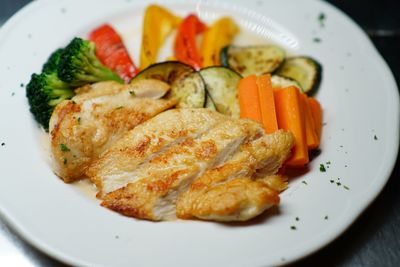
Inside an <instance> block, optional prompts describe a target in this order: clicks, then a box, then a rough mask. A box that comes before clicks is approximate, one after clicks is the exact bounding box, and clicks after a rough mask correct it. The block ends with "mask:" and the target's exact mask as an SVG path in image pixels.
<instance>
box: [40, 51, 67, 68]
mask: <svg viewBox="0 0 400 267" xmlns="http://www.w3.org/2000/svg"><path fill="white" fill-rule="evenodd" d="M63 51H64V49H63V48H59V49H57V50H56V51H54V52H53V53H52V54H51V55H50V57H49V58H48V59H47V61H46V63H44V65H43V68H42V72H45V73H53V72H54V73H56V72H57V68H58V64H59V63H60V58H61V54H62V52H63Z"/></svg>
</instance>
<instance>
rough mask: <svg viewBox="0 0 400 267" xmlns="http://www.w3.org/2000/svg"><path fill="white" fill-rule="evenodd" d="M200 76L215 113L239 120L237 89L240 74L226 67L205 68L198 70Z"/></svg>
mask: <svg viewBox="0 0 400 267" xmlns="http://www.w3.org/2000/svg"><path fill="white" fill-rule="evenodd" d="M200 74H201V76H202V77H203V79H204V82H205V84H206V90H207V92H208V94H209V96H210V98H211V100H212V101H213V102H214V104H215V107H216V109H217V111H218V112H220V113H222V114H225V115H228V116H231V117H233V118H239V117H240V107H239V99H238V90H237V87H238V83H239V81H240V79H241V78H242V77H241V76H240V74H238V73H236V72H234V71H233V70H231V69H229V68H226V67H209V68H205V69H202V70H200Z"/></svg>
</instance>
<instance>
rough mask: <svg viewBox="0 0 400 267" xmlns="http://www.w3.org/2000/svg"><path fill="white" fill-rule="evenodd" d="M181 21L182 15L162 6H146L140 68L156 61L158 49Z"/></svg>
mask: <svg viewBox="0 0 400 267" xmlns="http://www.w3.org/2000/svg"><path fill="white" fill-rule="evenodd" d="M180 22H181V18H180V17H177V16H175V15H174V14H172V13H171V12H169V11H168V10H166V9H164V8H162V7H160V6H157V5H150V6H148V7H147V8H146V12H145V14H144V21H143V33H142V47H141V51H140V69H145V68H146V67H148V66H149V65H151V64H153V63H155V62H156V60H157V54H158V50H159V49H160V47H161V46H162V44H163V43H164V41H165V39H166V38H167V36H168V35H169V34H170V33H171V32H172V31H173V30H174V29H175V28H177V27H178V25H179V23H180Z"/></svg>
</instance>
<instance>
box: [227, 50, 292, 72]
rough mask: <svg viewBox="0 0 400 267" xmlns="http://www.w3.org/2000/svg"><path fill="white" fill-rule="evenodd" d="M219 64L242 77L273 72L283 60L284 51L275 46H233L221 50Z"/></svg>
mask: <svg viewBox="0 0 400 267" xmlns="http://www.w3.org/2000/svg"><path fill="white" fill-rule="evenodd" d="M220 58H221V64H222V65H223V66H226V67H229V68H231V69H233V70H235V71H236V72H238V73H240V74H241V75H242V76H244V77H245V76H248V75H252V74H255V75H261V74H264V73H270V72H273V71H275V70H276V69H277V68H279V66H280V65H281V64H282V62H283V61H284V60H285V50H283V49H282V48H280V47H278V46H276V45H263V46H244V47H240V46H233V45H228V46H226V47H224V48H223V49H222V50H221V55H220Z"/></svg>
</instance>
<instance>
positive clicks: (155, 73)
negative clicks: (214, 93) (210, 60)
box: [130, 61, 206, 108]
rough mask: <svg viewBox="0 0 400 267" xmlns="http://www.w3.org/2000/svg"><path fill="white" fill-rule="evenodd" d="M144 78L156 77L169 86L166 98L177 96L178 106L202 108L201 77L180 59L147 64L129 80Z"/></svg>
mask: <svg viewBox="0 0 400 267" xmlns="http://www.w3.org/2000/svg"><path fill="white" fill-rule="evenodd" d="M145 79H156V80H160V81H163V82H166V83H168V84H169V85H170V86H171V89H170V91H169V93H168V94H167V95H166V98H177V99H179V103H178V104H177V107H178V108H202V107H204V105H205V102H206V89H205V87H206V86H205V82H204V79H203V77H202V76H201V75H200V74H199V72H197V71H196V70H195V69H194V68H192V67H191V66H189V65H187V64H185V63H182V62H180V61H164V62H160V63H155V64H152V65H150V66H148V67H147V68H146V69H144V70H142V71H141V72H139V73H138V74H137V75H136V76H135V77H134V78H133V79H132V80H131V82H130V84H134V83H136V82H138V81H141V80H145Z"/></svg>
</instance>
